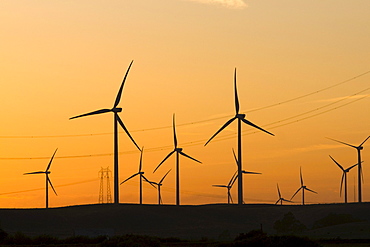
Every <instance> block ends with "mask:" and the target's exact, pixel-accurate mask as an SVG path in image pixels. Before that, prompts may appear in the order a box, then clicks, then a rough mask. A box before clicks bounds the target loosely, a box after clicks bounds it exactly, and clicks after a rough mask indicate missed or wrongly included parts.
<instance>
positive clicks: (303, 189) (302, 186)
mask: <svg viewBox="0 0 370 247" xmlns="http://www.w3.org/2000/svg"><path fill="white" fill-rule="evenodd" d="M299 175H300V178H301V187H300V188H299V189H298V190H297V191H296V192H295V193H294V195H293V196H292V198H290V200H292V199H293V197H294V196H295V195H296V194H297V193H298V192H299V191H300V190H302V205H304V191H305V190H307V191H310V192H312V193H316V194H317V192H315V191H313V190H310V189H309V188H307V187H306V186H305V185H304V184H303V177H302V169H301V167H300V168H299Z"/></svg>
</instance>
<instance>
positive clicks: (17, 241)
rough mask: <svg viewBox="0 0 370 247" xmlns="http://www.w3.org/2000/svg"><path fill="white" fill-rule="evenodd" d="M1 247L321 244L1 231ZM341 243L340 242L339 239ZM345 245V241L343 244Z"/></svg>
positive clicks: (244, 237)
mask: <svg viewBox="0 0 370 247" xmlns="http://www.w3.org/2000/svg"><path fill="white" fill-rule="evenodd" d="M1 233H2V234H0V244H1V246H28V247H30V246H60V247H62V246H78V247H117V246H119V247H126V246H127V247H172V246H177V247H179V246H186V247H192V246H194V247H195V246H202V247H234V246H235V247H236V246H249V247H253V246H257V247H290V246H291V247H297V246H299V247H319V246H321V245H319V243H320V241H317V240H311V239H309V238H307V237H298V236H268V235H267V234H266V233H265V232H263V231H262V230H252V231H250V232H248V233H241V234H239V235H238V236H237V237H236V238H235V239H233V240H229V241H224V240H213V239H207V238H202V239H200V240H184V239H179V238H159V237H152V236H143V235H133V234H126V235H119V236H114V237H108V236H98V237H84V236H74V237H69V238H64V239H61V238H56V237H51V236H48V235H41V236H36V237H29V236H26V235H24V234H23V233H20V232H17V233H16V234H14V235H9V234H7V233H6V232H1ZM336 242H337V243H338V240H336ZM342 243H343V241H342Z"/></svg>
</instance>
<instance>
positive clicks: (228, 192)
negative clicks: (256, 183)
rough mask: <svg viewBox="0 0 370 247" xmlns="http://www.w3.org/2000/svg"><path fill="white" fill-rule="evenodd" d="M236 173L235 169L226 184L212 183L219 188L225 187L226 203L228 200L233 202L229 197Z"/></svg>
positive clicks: (228, 202)
mask: <svg viewBox="0 0 370 247" xmlns="http://www.w3.org/2000/svg"><path fill="white" fill-rule="evenodd" d="M237 173H238V172H237V171H236V172H235V173H234V175H233V176H232V177H231V179H230V181H229V183H228V184H227V185H219V184H215V185H212V186H213V187H220V188H226V189H227V204H230V202H231V203H234V202H233V198H232V197H231V193H230V190H231V188H232V187H233V185H234V183H235V181H236V178H237Z"/></svg>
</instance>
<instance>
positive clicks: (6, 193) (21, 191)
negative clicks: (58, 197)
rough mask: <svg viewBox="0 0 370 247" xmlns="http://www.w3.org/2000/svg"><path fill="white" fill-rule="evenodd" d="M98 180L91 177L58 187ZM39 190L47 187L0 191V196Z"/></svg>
mask: <svg viewBox="0 0 370 247" xmlns="http://www.w3.org/2000/svg"><path fill="white" fill-rule="evenodd" d="M94 181H98V179H89V180H84V181H80V182H74V183H69V184H62V185H57V186H56V187H58V188H59V187H65V186H71V185H76V184H84V183H90V182H94ZM38 190H45V188H35V189H28V190H19V191H11V192H4V193H0V196H2V195H11V194H18V193H25V192H31V191H38Z"/></svg>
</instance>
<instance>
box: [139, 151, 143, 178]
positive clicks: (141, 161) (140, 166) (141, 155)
mask: <svg viewBox="0 0 370 247" xmlns="http://www.w3.org/2000/svg"><path fill="white" fill-rule="evenodd" d="M143 152H144V147H142V148H141V152H140V162H139V172H141V168H142V167H143Z"/></svg>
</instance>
